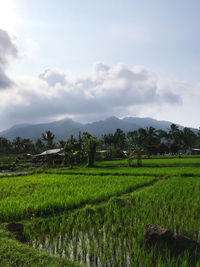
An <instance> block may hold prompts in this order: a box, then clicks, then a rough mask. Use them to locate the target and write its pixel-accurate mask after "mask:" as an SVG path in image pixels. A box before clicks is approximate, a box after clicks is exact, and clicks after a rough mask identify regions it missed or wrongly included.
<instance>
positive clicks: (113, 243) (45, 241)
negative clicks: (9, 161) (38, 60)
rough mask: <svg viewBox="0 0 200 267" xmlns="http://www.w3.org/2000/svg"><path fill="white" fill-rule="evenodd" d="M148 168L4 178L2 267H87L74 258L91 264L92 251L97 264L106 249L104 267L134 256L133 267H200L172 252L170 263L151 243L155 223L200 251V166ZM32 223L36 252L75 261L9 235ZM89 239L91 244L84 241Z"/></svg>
mask: <svg viewBox="0 0 200 267" xmlns="http://www.w3.org/2000/svg"><path fill="white" fill-rule="evenodd" d="M134 164H135V162H134ZM142 164H143V166H142V167H139V168H138V167H128V162H127V160H121V161H109V162H107V161H104V162H97V163H96V167H95V168H75V169H72V170H70V169H66V168H63V169H50V170H46V171H44V172H41V173H33V174H26V175H23V174H20V176H16V177H14V176H13V177H12V176H10V177H1V179H0V222H1V224H0V267H1V266H2V267H4V266H11V267H15V266H20V267H23V266H55V267H57V266H79V265H78V264H73V263H72V262H71V261H70V260H69V258H70V259H71V260H73V261H76V262H79V263H81V262H83V263H84V262H85V261H84V257H82V259H81V256H84V253H85V251H86V250H87V255H88V256H87V260H86V263H89V261H90V260H91V261H93V260H94V259H95V257H96V256H97V251H98V249H101V247H102V249H103V250H102V251H101V256H100V260H101V262H102V266H105V265H106V264H109V263H110V264H111V265H112V266H120V265H122V266H127V263H126V259H128V257H129V256H130V257H131V258H130V259H131V260H132V262H133V266H140V265H141V266H144V267H149V266H160V267H161V266H162V267H165V266H173V267H175V266H185V267H188V266H200V262H199V260H195V264H194V262H193V263H191V259H190V258H189V257H188V255H182V256H181V257H180V259H172V258H171V257H170V255H169V251H166V254H165V256H164V259H163V255H162V253H160V252H159V251H158V250H157V249H154V248H152V249H151V250H150V251H147V250H146V248H145V242H144V237H143V231H144V228H145V225H146V224H149V223H155V224H159V225H161V226H163V227H166V228H168V229H170V230H171V231H173V232H177V233H180V234H183V235H185V236H187V237H190V238H192V239H194V240H196V241H197V242H199V243H200V232H199V229H200V228H199V227H200V223H199V222H200V215H199V214H200V204H199V203H200V158H199V157H195V158H193V157H183V158H176V157H170V158H151V159H143V160H142ZM165 178H168V179H165ZM85 205H86V207H85V208H83V207H84V206H85ZM91 205H92V206H91ZM24 219H26V221H22V222H23V223H24V224H25V225H26V230H25V232H26V234H27V236H28V237H29V239H30V244H31V242H32V241H34V242H33V243H32V245H33V244H34V246H38V245H41V244H42V245H43V246H44V247H43V248H44V250H46V251H48V249H47V248H49V251H50V250H51V253H54V252H55V250H56V251H57V252H58V254H60V255H61V252H62V249H63V251H65V253H66V255H67V258H68V259H67V258H65V259H61V258H60V257H59V256H56V257H51V256H49V254H47V253H46V252H40V251H39V250H36V249H35V248H32V247H28V246H27V245H25V244H20V243H19V242H18V241H17V240H16V239H15V238H14V236H12V235H11V234H8V232H6V231H5V230H4V228H3V226H4V224H5V223H8V222H10V221H16V220H19V221H20V220H24ZM3 222H4V223H3ZM46 233H48V234H47V235H46ZM83 233H84V234H85V236H86V237H87V238H86V239H83V240H81V241H80V240H79V241H78V239H79V238H80V237H81V236H83ZM61 235H62V236H61ZM86 241H87V242H89V243H87V242H86ZM81 242H82V243H81ZM85 242H86V243H85ZM98 244H100V248H99V247H98V246H99V245H98ZM82 245H83V254H81V253H82V252H80V251H82V248H81V247H80V246H82ZM113 251H115V252H116V255H117V258H115V259H114V256H113V254H112V253H113ZM113 259H114V262H112V260H113Z"/></svg>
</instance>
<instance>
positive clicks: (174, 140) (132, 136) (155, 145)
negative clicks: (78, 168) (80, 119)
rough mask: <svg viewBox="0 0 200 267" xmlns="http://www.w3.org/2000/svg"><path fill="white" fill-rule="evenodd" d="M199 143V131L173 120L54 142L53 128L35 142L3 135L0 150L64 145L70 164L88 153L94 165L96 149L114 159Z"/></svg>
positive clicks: (34, 149)
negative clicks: (159, 126)
mask: <svg viewBox="0 0 200 267" xmlns="http://www.w3.org/2000/svg"><path fill="white" fill-rule="evenodd" d="M198 147H200V131H198V132H197V133H195V132H194V131H192V130H191V129H190V128H187V127H185V128H183V129H179V127H178V126H177V125H176V124H171V126H170V128H169V129H168V131H164V130H162V129H159V130H156V129H155V128H154V127H146V128H139V129H138V130H133V131H129V132H127V133H124V132H123V131H122V130H121V129H117V130H116V131H115V133H112V134H104V135H103V136H102V137H101V138H99V139H98V138H96V137H93V136H92V135H91V134H89V133H87V132H85V133H83V134H81V133H79V135H78V138H74V137H73V136H71V138H68V139H67V140H60V141H58V142H55V135H54V134H53V133H52V132H51V131H46V132H45V133H43V134H42V136H41V138H39V139H37V140H36V141H35V142H33V141H32V140H30V139H23V138H20V137H16V138H15V139H14V140H13V141H9V140H7V139H6V138H4V137H0V153H1V154H9V153H16V154H23V153H24V154H27V153H30V154H37V153H41V152H43V151H44V150H48V149H53V148H64V153H65V159H66V161H67V162H68V164H69V165H73V164H74V161H75V159H76V161H78V162H81V160H83V159H84V158H86V156H87V158H88V165H89V166H92V165H93V162H94V155H95V152H96V150H97V149H98V150H105V157H106V158H107V159H112V158H117V157H122V156H123V155H124V153H125V152H124V151H126V152H127V153H129V154H130V153H131V152H133V151H136V150H138V151H139V150H140V151H143V153H145V154H146V155H147V156H151V155H152V154H160V155H164V154H168V153H171V154H177V153H180V152H182V153H186V152H187V151H188V150H189V149H191V148H198Z"/></svg>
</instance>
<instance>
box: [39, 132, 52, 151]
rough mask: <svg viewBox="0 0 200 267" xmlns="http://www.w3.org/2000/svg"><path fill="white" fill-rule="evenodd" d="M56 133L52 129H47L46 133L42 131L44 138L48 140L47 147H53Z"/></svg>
mask: <svg viewBox="0 0 200 267" xmlns="http://www.w3.org/2000/svg"><path fill="white" fill-rule="evenodd" d="M54 138H55V135H54V134H53V133H52V132H51V131H49V130H48V131H46V132H45V133H42V140H43V141H46V142H47V144H46V148H47V149H51V148H53V141H54Z"/></svg>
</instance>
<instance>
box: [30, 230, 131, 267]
mask: <svg viewBox="0 0 200 267" xmlns="http://www.w3.org/2000/svg"><path fill="white" fill-rule="evenodd" d="M113 230H114V227H113V226H110V227H109V229H106V227H105V226H103V227H102V228H101V229H98V230H97V229H95V227H94V228H92V229H91V228H90V229H88V231H87V230H86V231H82V230H81V229H76V228H74V229H72V230H71V231H70V232H68V233H61V232H58V233H57V234H54V235H52V234H50V233H49V234H44V235H40V236H35V237H34V236H33V237H32V240H31V241H29V245H30V246H33V247H35V248H39V249H40V250H45V251H47V252H48V253H49V254H51V255H55V254H59V255H60V256H62V257H68V258H70V259H71V260H73V261H76V262H79V263H85V264H87V265H88V266H119V267H120V266H127V267H128V266H131V265H130V256H131V247H132V244H131V241H130V240H131V239H132V238H130V237H129V236H128V235H124V234H122V233H120V231H119V232H118V233H116V234H114V232H113ZM132 241H133V240H132Z"/></svg>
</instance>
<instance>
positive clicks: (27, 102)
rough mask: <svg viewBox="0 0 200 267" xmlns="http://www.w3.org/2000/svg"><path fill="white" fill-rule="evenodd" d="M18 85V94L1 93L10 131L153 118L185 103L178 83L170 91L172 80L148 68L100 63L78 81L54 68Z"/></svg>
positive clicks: (3, 118)
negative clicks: (67, 121) (64, 121)
mask: <svg viewBox="0 0 200 267" xmlns="http://www.w3.org/2000/svg"><path fill="white" fill-rule="evenodd" d="M15 84H16V85H15V87H14V88H13V89H10V90H7V92H6V93H5V92H2V93H0V97H1V99H2V102H1V103H0V112H1V114H2V116H1V125H3V126H4V128H5V127H8V126H10V125H12V124H16V123H22V122H29V123H36V122H41V121H51V120H53V119H54V118H60V117H65V116H69V117H71V118H74V119H76V120H81V121H90V120H94V119H100V118H105V117H108V116H111V115H115V116H123V115H127V114H129V115H131V113H132V114H133V113H134V115H137V114H141V111H142V110H145V107H146V109H148V110H149V114H150V113H151V112H150V111H151V110H152V111H153V112H155V110H158V109H160V108H161V107H162V106H166V105H177V104H180V103H181V97H180V96H179V94H177V93H176V91H175V90H174V87H173V86H174V82H173V85H171V87H170V81H162V82H161V80H160V79H159V78H155V75H152V74H151V72H150V71H148V69H146V68H145V67H143V66H135V67H132V68H130V67H128V66H126V65H125V64H123V63H119V64H117V65H115V66H113V67H110V66H107V65H105V64H103V63H97V64H95V65H94V67H93V71H92V72H91V73H89V74H88V75H83V76H75V77H72V76H66V75H65V73H64V72H62V71H60V70H56V69H54V70H53V69H52V70H51V69H48V70H45V71H44V72H43V73H42V74H39V77H38V78H37V77H36V78H28V77H27V78H26V79H24V78H23V79H19V78H18V79H17V80H16V81H15ZM176 87H177V88H178V87H179V82H178V81H177V82H176ZM168 88H170V89H168ZM150 115H151V114H150Z"/></svg>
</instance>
